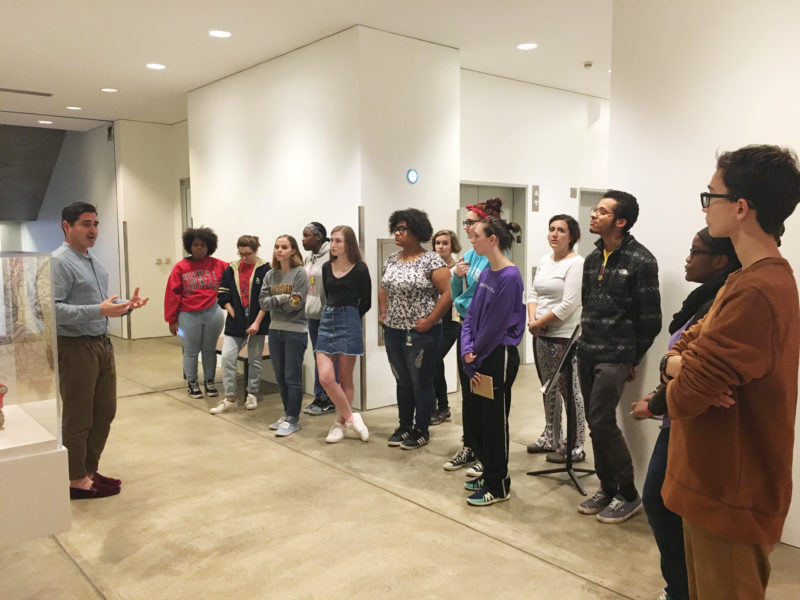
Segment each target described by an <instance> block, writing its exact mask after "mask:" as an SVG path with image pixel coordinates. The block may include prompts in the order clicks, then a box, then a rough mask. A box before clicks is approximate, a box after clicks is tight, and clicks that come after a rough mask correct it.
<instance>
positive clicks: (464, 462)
mask: <svg viewBox="0 0 800 600" xmlns="http://www.w3.org/2000/svg"><path fill="white" fill-rule="evenodd" d="M476 460H477V458H475V453H474V452H473V451H472V449H471V448H466V447H464V448H461V450H459V451H458V452H456V454H455V456H453V458H451V459H450V460H448V461H447V462H446V463H444V470H445V471H457V470H458V469H462V468H464V467H468V466H470V465H471V464H472V463H474V462H475V461H476Z"/></svg>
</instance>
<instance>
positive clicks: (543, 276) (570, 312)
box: [528, 254, 583, 338]
mask: <svg viewBox="0 0 800 600" xmlns="http://www.w3.org/2000/svg"><path fill="white" fill-rule="evenodd" d="M582 278H583V257H582V256H579V255H576V256H573V257H571V258H565V259H562V260H560V261H558V262H556V261H554V260H553V255H552V254H550V255H547V256H543V257H542V259H541V260H540V261H539V266H538V267H537V268H536V276H535V277H534V279H533V287H532V288H531V290H530V292H529V293H528V303H531V302H535V303H536V318H537V319H540V318H542V317H543V316H544V315H546V314H547V313H549V312H550V311H553V314H554V315H555V316H556V317H558V319H559V320H558V321H555V322H553V323H550V324H549V325H548V326H547V333H545V334H544V335H545V336H546V337H559V338H568V337H570V336H571V335H572V332H573V331H574V329H575V326H576V325H577V324H578V323H580V320H581V280H582Z"/></svg>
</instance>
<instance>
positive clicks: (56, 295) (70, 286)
mask: <svg viewBox="0 0 800 600" xmlns="http://www.w3.org/2000/svg"><path fill="white" fill-rule="evenodd" d="M52 265H53V301H54V302H55V306H56V330H57V332H58V335H63V336H66V337H78V336H82V335H103V334H105V333H106V331H107V330H108V319H107V318H106V317H104V316H103V315H102V314H100V303H101V302H102V301H103V300H105V299H106V298H108V271H106V270H105V269H104V268H103V265H101V264H100V263H99V262H98V261H97V259H96V258H94V257H92V256H91V255H90V254H81V253H80V252H78V251H77V250H75V249H73V248H71V247H70V246H69V244H67V243H66V242H64V243H63V244H62V245H61V246H60V247H59V248H58V249H56V251H55V252H53V254H52Z"/></svg>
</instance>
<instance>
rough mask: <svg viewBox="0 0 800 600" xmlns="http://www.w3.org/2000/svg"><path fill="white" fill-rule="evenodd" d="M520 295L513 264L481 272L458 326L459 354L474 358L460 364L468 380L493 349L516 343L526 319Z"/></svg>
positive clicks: (518, 279)
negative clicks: (462, 319)
mask: <svg viewBox="0 0 800 600" xmlns="http://www.w3.org/2000/svg"><path fill="white" fill-rule="evenodd" d="M522 296H523V285H522V275H521V274H520V272H519V269H518V268H517V267H516V266H514V265H511V266H509V267H505V268H503V269H500V270H499V271H492V269H484V270H483V271H482V272H481V274H480V277H479V278H478V288H477V290H475V295H474V296H473V297H472V302H471V303H470V305H469V309H467V315H466V317H464V323H463V324H462V326H461V354H462V356H463V355H465V354H467V353H468V352H473V353H474V354H475V355H476V356H475V360H474V361H472V362H471V363H469V364H467V363H464V372H465V373H466V374H467V377H469V378H470V379H472V376H473V375H475V373H477V372H478V371H479V370H480V367H481V365H482V364H483V361H484V360H486V358H487V357H488V356H489V355H490V354H491V353H492V352H493V351H494V349H495V348H497V347H498V346H516V345H517V344H519V342H520V340H521V339H522V334H523V333H525V319H526V314H525V304H523V302H522Z"/></svg>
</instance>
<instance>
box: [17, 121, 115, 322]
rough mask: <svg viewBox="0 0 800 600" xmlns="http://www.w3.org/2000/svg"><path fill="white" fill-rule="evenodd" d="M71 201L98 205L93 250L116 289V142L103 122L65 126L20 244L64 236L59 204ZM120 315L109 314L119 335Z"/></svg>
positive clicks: (42, 246) (49, 244)
mask: <svg viewBox="0 0 800 600" xmlns="http://www.w3.org/2000/svg"><path fill="white" fill-rule="evenodd" d="M73 202H88V203H89V204H92V205H94V207H95V208H97V218H98V220H99V221H100V225H99V235H98V238H97V243H96V244H95V246H94V248H93V249H92V253H93V254H94V255H95V256H96V257H97V258H98V260H99V261H100V263H101V264H102V265H103V266H104V267H105V268H106V269H107V270H108V293H109V294H111V295H114V294H119V293H120V291H119V290H120V260H119V246H118V244H119V236H118V233H117V195H116V183H115V173H114V142H113V141H109V140H108V133H107V130H106V127H105V126H103V127H97V128H96V129H93V130H91V131H87V132H78V131H68V132H67V134H66V135H65V136H64V143H63V145H62V146H61V151H60V152H59V155H58V160H57V161H56V164H55V167H54V168H53V174H52V177H51V178H50V184H49V185H48V187H47V192H46V193H45V197H44V200H43V201H42V206H41V208H40V209H39V216H38V218H37V220H36V221H31V222H26V223H23V224H22V225H21V232H20V234H21V235H20V237H21V242H22V250H23V251H26V252H52V251H53V250H55V249H56V248H58V247H59V246H60V245H61V243H62V242H63V241H64V233H63V231H62V230H61V210H62V209H63V208H64V207H65V206H67V205H68V204H71V203H73ZM120 321H121V320H120V319H110V320H109V323H108V330H109V333H112V334H113V335H120V334H121V331H122V325H121V322H120Z"/></svg>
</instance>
